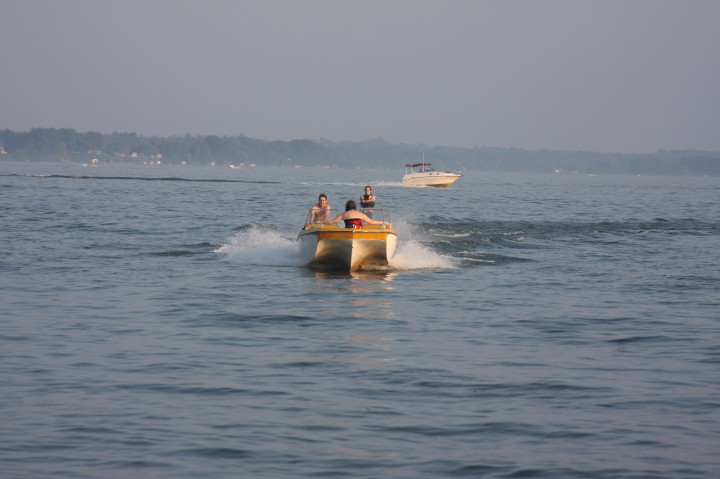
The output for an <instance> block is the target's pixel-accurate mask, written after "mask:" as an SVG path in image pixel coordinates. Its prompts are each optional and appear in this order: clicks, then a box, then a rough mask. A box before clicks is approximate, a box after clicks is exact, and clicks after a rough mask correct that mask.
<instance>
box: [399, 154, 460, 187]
mask: <svg viewBox="0 0 720 479" xmlns="http://www.w3.org/2000/svg"><path fill="white" fill-rule="evenodd" d="M430 166H431V165H430V163H425V161H424V160H423V162H422V163H415V164H412V165H410V164H408V165H405V176H403V179H402V183H403V185H406V186H432V187H434V188H447V187H448V186H450V185H452V184H453V183H455V181H456V180H457V179H458V178H460V177H461V176H462V175H461V174H459V173H450V172H449V171H435V170H433V169H432V168H431V167H430Z"/></svg>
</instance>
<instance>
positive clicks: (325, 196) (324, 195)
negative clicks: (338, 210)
mask: <svg viewBox="0 0 720 479" xmlns="http://www.w3.org/2000/svg"><path fill="white" fill-rule="evenodd" d="M320 198H325V199H327V195H326V194H325V193H320V196H318V200H319V199H320Z"/></svg>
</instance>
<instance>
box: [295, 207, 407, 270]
mask: <svg viewBox="0 0 720 479" xmlns="http://www.w3.org/2000/svg"><path fill="white" fill-rule="evenodd" d="M362 212H363V213H365V214H366V215H368V216H372V218H373V219H374V220H376V221H383V222H385V223H387V224H386V225H371V224H367V223H365V224H363V225H362V227H360V228H344V227H341V226H338V225H326V224H323V223H313V222H311V218H312V214H313V213H312V210H311V212H310V213H308V217H307V220H306V222H305V225H304V226H303V227H302V229H301V230H300V233H299V234H298V241H299V243H300V255H301V257H302V258H303V260H304V261H305V262H306V263H307V264H308V266H310V267H313V268H319V269H333V270H342V271H356V270H377V269H387V267H388V261H389V260H390V258H392V255H393V254H394V253H395V247H396V246H397V233H396V232H395V228H393V227H392V225H391V224H390V223H389V213H388V211H387V210H386V209H385V208H364V209H363V210H362ZM334 216H336V215H335V214H332V215H330V216H329V217H330V218H332V217H334Z"/></svg>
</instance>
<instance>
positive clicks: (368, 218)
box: [360, 213, 387, 225]
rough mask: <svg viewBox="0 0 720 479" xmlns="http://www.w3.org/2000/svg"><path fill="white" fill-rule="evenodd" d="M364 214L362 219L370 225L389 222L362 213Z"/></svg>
mask: <svg viewBox="0 0 720 479" xmlns="http://www.w3.org/2000/svg"><path fill="white" fill-rule="evenodd" d="M360 214H361V215H362V220H363V221H364V222H366V223H367V224H370V225H384V224H387V223H386V222H385V221H375V220H374V219H371V218H370V217H368V215H366V214H365V213H360Z"/></svg>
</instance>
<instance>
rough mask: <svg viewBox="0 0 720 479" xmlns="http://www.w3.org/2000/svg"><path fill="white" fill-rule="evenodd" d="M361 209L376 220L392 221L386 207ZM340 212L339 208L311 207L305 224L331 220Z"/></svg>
mask: <svg viewBox="0 0 720 479" xmlns="http://www.w3.org/2000/svg"><path fill="white" fill-rule="evenodd" d="M360 211H361V212H363V213H365V214H366V215H367V216H368V217H369V218H372V219H374V220H375V221H382V222H384V223H389V222H390V213H389V211H388V210H386V209H385V208H361V209H360ZM338 214H339V213H338V211H337V208H330V209H328V210H324V211H319V210H316V209H313V208H310V211H308V214H307V218H306V219H305V224H306V225H310V224H317V223H320V222H322V221H327V220H331V219H333V218H335V217H336V216H337V215H338ZM341 223H342V222H341Z"/></svg>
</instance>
